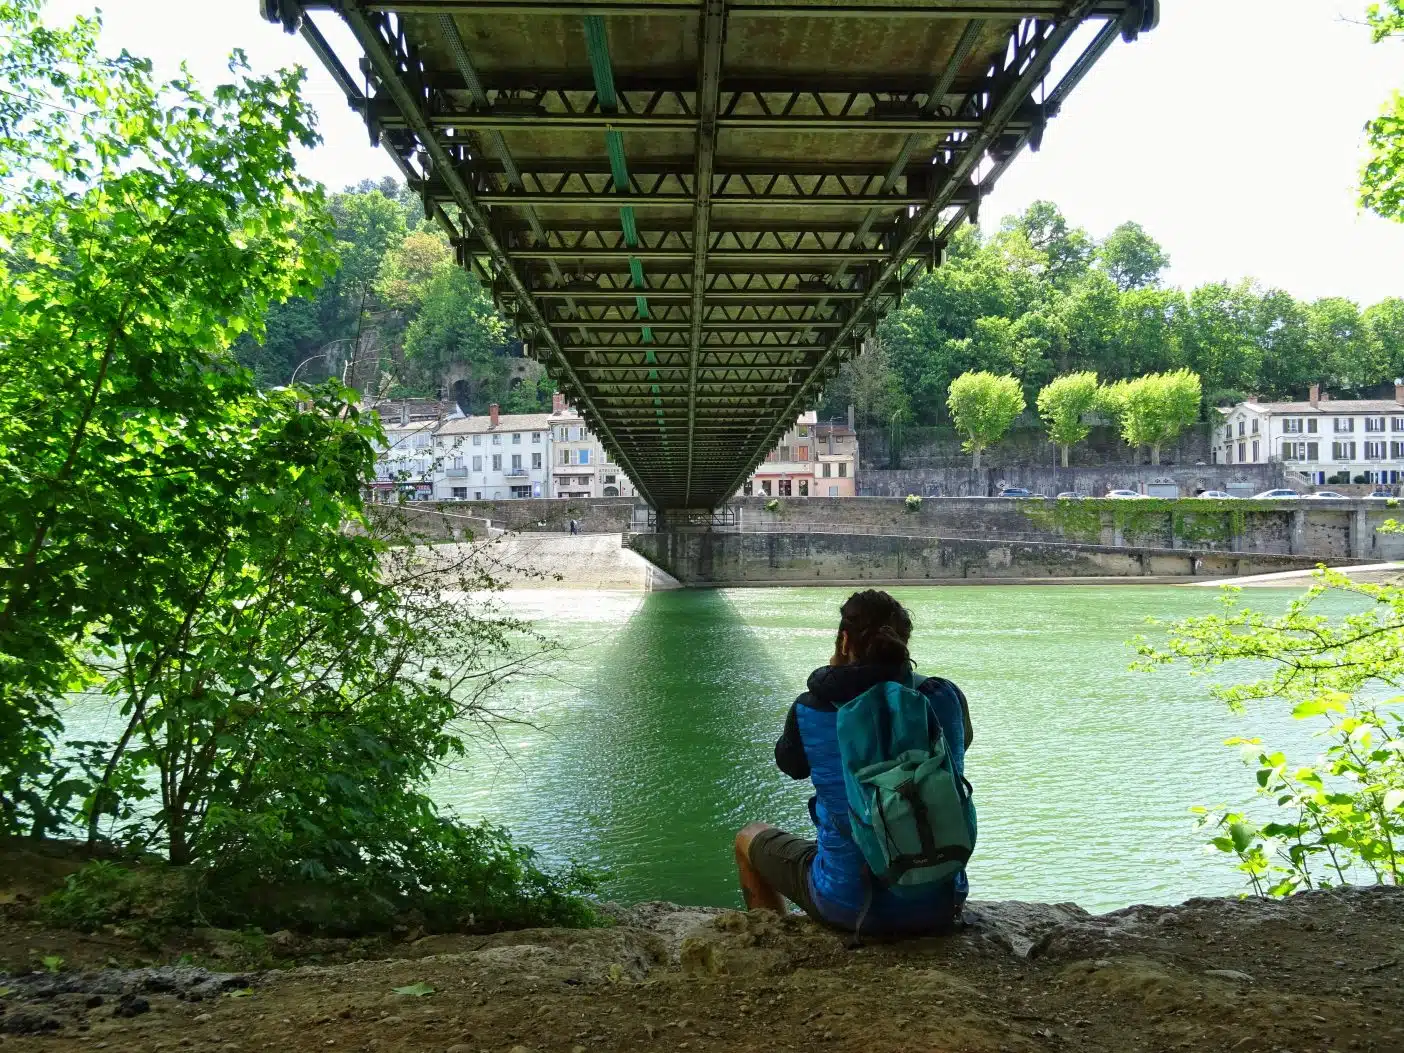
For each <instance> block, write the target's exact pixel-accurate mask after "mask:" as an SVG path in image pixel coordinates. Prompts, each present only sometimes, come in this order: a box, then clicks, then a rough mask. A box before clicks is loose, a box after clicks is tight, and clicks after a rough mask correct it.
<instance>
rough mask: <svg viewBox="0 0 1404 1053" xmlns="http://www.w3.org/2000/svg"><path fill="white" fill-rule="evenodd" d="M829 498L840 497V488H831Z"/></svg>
mask: <svg viewBox="0 0 1404 1053" xmlns="http://www.w3.org/2000/svg"><path fill="white" fill-rule="evenodd" d="M829 496H830V497H837V496H838V487H837V486H831V487H829Z"/></svg>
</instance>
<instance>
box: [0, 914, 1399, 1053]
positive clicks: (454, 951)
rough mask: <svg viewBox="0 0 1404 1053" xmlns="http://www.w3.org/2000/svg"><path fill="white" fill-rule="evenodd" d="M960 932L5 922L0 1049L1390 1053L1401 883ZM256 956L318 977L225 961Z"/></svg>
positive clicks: (689, 918)
mask: <svg viewBox="0 0 1404 1053" xmlns="http://www.w3.org/2000/svg"><path fill="white" fill-rule="evenodd" d="M968 922H969V924H968V925H967V926H966V927H965V928H964V930H963V931H962V932H960V933H959V934H957V935H955V936H951V937H947V938H943V939H931V940H920V941H909V942H906V943H901V944H892V945H886V946H867V947H864V948H861V949H858V950H852V951H850V950H846V949H845V948H844V945H843V941H842V940H841V939H840V938H838V937H836V936H835V935H833V934H830V933H827V932H824V931H822V930H820V929H818V928H816V927H815V926H814V925H812V924H811V923H809V922H808V921H805V920H803V919H800V918H797V917H786V918H779V917H777V916H775V915H774V914H770V913H767V912H756V913H752V914H741V913H737V912H719V911H704V910H699V909H688V908H683V907H676V906H672V905H669V904H645V905H642V906H639V907H635V908H631V909H628V910H624V911H621V912H620V914H619V923H618V924H617V925H614V926H612V927H608V928H600V929H591V930H560V929H543V930H528V931H523V932H514V933H502V934H498V935H493V936H457V935H456V936H427V937H419V938H412V937H413V936H414V934H404V935H403V937H402V938H401V939H400V940H399V941H398V942H391V943H381V944H375V945H370V944H363V945H356V944H352V943H349V942H346V941H340V942H338V941H332V943H331V944H330V945H328V944H326V943H325V942H324V943H323V944H320V945H316V946H314V945H312V944H310V943H308V942H307V941H301V942H299V941H298V938H297V937H292V936H291V935H290V934H275V935H274V936H270V937H267V938H266V939H265V940H264V941H263V942H262V944H261V945H259V946H254V945H252V944H250V945H248V946H245V945H243V944H241V945H239V946H234V945H231V944H230V943H229V942H228V940H229V938H230V937H229V934H218V933H216V934H213V935H211V934H209V933H205V934H202V935H198V936H197V935H192V936H191V948H192V949H187V950H186V951H185V952H184V953H185V955H186V959H187V960H192V959H193V960H194V961H196V962H201V963H204V965H206V966H208V965H211V964H214V965H216V966H219V964H220V962H221V961H222V962H224V963H225V964H224V965H223V966H222V968H223V969H224V971H219V968H215V969H210V968H207V967H196V966H192V965H179V966H176V967H165V968H144V969H141V968H138V969H132V968H115V967H106V968H102V967H101V966H102V963H103V962H104V961H106V960H107V959H108V958H111V959H112V961H113V962H114V963H121V964H125V962H124V961H123V959H124V958H125V959H126V960H127V961H130V960H131V959H130V955H131V953H132V947H131V946H130V945H129V944H127V943H124V942H123V941H124V940H127V939H128V937H126V936H125V935H124V934H121V933H117V934H99V935H96V936H91V937H80V936H77V935H75V934H72V933H63V932H59V931H51V930H46V929H44V928H43V927H42V926H38V925H33V924H31V923H29V922H24V921H17V920H14V919H11V920H10V921H8V922H7V923H6V925H5V926H4V928H3V931H0V954H3V957H4V960H9V961H13V960H14V958H15V957H16V956H19V957H26V958H27V959H28V961H29V962H30V963H31V964H33V963H36V962H39V960H40V959H41V958H42V957H44V956H45V954H46V953H47V954H48V955H50V956H52V955H53V954H57V953H60V952H62V953H63V955H64V957H65V959H66V960H65V962H64V964H63V965H62V966H61V967H59V969H58V971H57V972H54V971H50V970H49V969H47V968H45V967H44V966H43V965H42V963H41V964H40V965H39V968H38V971H19V972H12V973H11V975H9V976H8V977H0V1006H3V1012H0V1048H3V1049H4V1050H5V1051H7V1053H9V1051H14V1053H20V1051H25V1053H27V1051H31V1050H33V1051H45V1053H59V1051H69V1050H84V1051H86V1050H99V1049H106V1050H142V1051H146V1050H152V1051H161V1050H168V1051H184V1050H196V1051H221V1053H240V1051H251V1050H266V1049H272V1050H278V1051H280V1053H303V1051H306V1053H311V1051H313V1050H316V1051H319V1053H325V1051H327V1050H347V1051H352V1050H360V1051H367V1053H434V1051H438V1053H444V1051H447V1053H476V1051H479V1050H482V1051H491V1053H524V1051H526V1053H547V1051H559V1053H596V1051H614V1050H621V1051H644V1050H647V1051H661V1050H684V1051H688V1053H692V1051H726V1050H810V1049H817V1050H826V1051H850V1050H851V1051H854V1053H857V1051H862V1053H889V1051H891V1053H896V1051H899V1050H900V1051H912V1050H930V1051H941V1053H954V1051H959V1050H972V1051H975V1050H979V1051H998V1050H1007V1051H1011V1053H1013V1051H1021V1053H1022V1051H1029V1050H1088V1051H1107V1053H1113V1051H1114V1053H1130V1051H1147V1053H1150V1051H1159V1050H1253V1051H1258V1050H1261V1051H1292V1053H1302V1051H1306V1050H1341V1051H1345V1050H1379V1051H1391V1053H1397V1051H1404V984H1401V979H1404V965H1401V962H1404V893H1401V892H1399V891H1396V890H1389V889H1351V890H1343V891H1339V892H1323V893H1310V894H1307V895H1303V896H1299V897H1297V898H1295V899H1294V900H1292V901H1290V902H1288V903H1282V904H1279V903H1264V902H1240V901H1234V900H1195V901H1191V902H1189V903H1187V904H1184V905H1182V906H1179V907H1169V908H1167V907H1133V908H1130V909H1128V910H1125V911H1120V912H1117V913H1114V914H1109V915H1100V916H1091V915H1087V914H1084V913H1083V912H1081V911H1079V910H1077V909H1076V908H1072V907H1058V906H1047V905H1038V904H1016V903H996V904H978V905H975V906H974V907H973V908H972V909H971V910H970V911H969V912H968ZM222 939H223V940H224V941H225V942H224V943H221V942H220V941H221V940H222ZM245 939H246V942H247V938H245ZM201 940H203V941H204V948H205V949H204V950H203V951H201V950H199V949H198V948H196V945H197V944H199V943H200V941H201ZM211 941H213V942H211ZM270 950H271V951H272V952H274V953H278V952H283V953H287V954H289V955H291V956H292V957H293V958H294V959H300V960H303V961H305V960H307V959H308V958H309V957H317V956H320V957H322V958H323V959H324V960H325V961H326V962H328V963H329V964H321V965H305V964H304V965H296V964H294V965H291V966H290V967H288V968H283V969H264V970H261V971H256V972H255V971H242V972H241V971H237V970H234V969H232V968H231V967H230V965H229V964H228V963H229V962H231V961H234V960H236V959H238V958H239V957H240V956H241V955H245V956H247V955H249V954H263V955H265V956H266V955H267V954H268V953H269V952H270ZM172 952H173V948H164V949H161V950H159V951H156V952H147V953H151V954H154V955H155V957H156V958H160V957H161V956H162V955H166V956H169V955H170V954H171V953H172ZM357 957H364V958H367V959H368V960H362V961H354V960H349V959H353V958H357ZM22 968H27V967H22ZM397 988H398V989H401V990H399V991H397Z"/></svg>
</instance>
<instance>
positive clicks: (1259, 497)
mask: <svg viewBox="0 0 1404 1053" xmlns="http://www.w3.org/2000/svg"><path fill="white" fill-rule="evenodd" d="M1301 496H1302V495H1301V494H1299V493H1297V491H1295V490H1286V489H1278V490H1264V491H1263V492H1262V493H1260V494H1254V495H1253V500H1254V501H1285V500H1288V499H1290V498H1293V497H1301Z"/></svg>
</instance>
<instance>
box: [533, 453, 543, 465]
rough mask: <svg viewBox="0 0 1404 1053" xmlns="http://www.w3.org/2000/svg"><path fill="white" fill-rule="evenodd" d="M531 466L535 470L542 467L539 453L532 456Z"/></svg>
mask: <svg viewBox="0 0 1404 1053" xmlns="http://www.w3.org/2000/svg"><path fill="white" fill-rule="evenodd" d="M531 466H532V467H533V468H540V467H541V454H539V453H534V454H532V455H531Z"/></svg>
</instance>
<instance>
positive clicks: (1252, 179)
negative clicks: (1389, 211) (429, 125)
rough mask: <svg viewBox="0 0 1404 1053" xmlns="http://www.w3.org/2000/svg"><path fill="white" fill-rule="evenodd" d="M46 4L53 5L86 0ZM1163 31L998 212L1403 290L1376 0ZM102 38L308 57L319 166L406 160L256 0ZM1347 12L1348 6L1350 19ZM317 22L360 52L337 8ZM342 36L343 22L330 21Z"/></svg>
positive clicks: (1198, 254) (1186, 10)
mask: <svg viewBox="0 0 1404 1053" xmlns="http://www.w3.org/2000/svg"><path fill="white" fill-rule="evenodd" d="M92 6H93V5H92V4H91V3H90V2H83V0H50V5H49V9H50V12H51V13H52V15H53V16H54V17H55V18H63V17H66V16H71V15H72V14H75V13H78V12H82V11H88V10H91V7H92ZM1161 6H1162V17H1161V24H1160V27H1159V28H1158V29H1157V30H1156V31H1155V32H1153V33H1151V34H1148V35H1146V36H1144V37H1142V38H1141V39H1140V40H1139V41H1137V42H1136V43H1135V44H1133V45H1125V44H1121V43H1118V44H1117V45H1116V46H1115V47H1113V49H1112V50H1111V52H1110V53H1109V54H1108V55H1107V56H1106V57H1105V58H1104V59H1103V60H1102V62H1101V63H1100V64H1099V65H1098V66H1097V67H1096V68H1095V69H1094V70H1093V71H1092V73H1091V74H1090V75H1089V76H1088V77H1087V78H1086V79H1085V80H1084V81H1083V83H1082V85H1081V87H1080V88H1079V89H1078V91H1077V92H1075V93H1074V94H1073V96H1072V99H1071V101H1070V102H1069V103H1068V105H1067V106H1066V107H1065V108H1064V111H1063V114H1062V115H1061V116H1060V117H1059V118H1058V119H1057V120H1055V121H1053V122H1052V123H1051V124H1050V125H1049V128H1048V133H1047V135H1046V136H1045V138H1044V145H1043V151H1042V152H1041V153H1039V154H1037V155H1032V154H1028V153H1025V154H1024V155H1023V156H1021V157H1020V158H1019V160H1018V161H1016V162H1015V164H1014V166H1013V167H1012V168H1011V169H1010V171H1009V172H1008V173H1007V174H1006V175H1005V177H1004V180H1003V181H1002V183H1001V184H1000V187H999V189H998V190H997V192H996V193H995V194H994V195H993V196H992V197H991V198H990V200H988V201H987V202H986V203H985V210H984V217H985V222H986V223H995V222H997V221H998V219H999V217H1001V216H1002V215H1004V214H1005V213H1006V212H1011V211H1016V210H1018V209H1021V208H1023V207H1024V206H1025V205H1027V204H1028V203H1029V202H1031V201H1034V200H1037V199H1039V198H1047V199H1049V200H1052V201H1056V202H1057V203H1058V204H1059V205H1060V206H1061V207H1062V208H1063V210H1064V211H1065V212H1066V213H1067V215H1068V216H1069V218H1070V219H1071V220H1072V221H1073V222H1074V223H1076V224H1079V225H1081V226H1085V227H1087V228H1088V229H1089V230H1090V231H1091V232H1092V233H1093V234H1094V235H1096V236H1099V237H1100V236H1103V235H1105V234H1106V233H1107V232H1108V231H1110V230H1111V229H1112V228H1113V227H1114V226H1116V225H1117V224H1118V223H1120V222H1122V221H1123V220H1127V219H1134V220H1136V221H1138V222H1139V223H1141V225H1142V226H1144V227H1145V228H1146V229H1147V230H1148V231H1149V232H1150V233H1151V234H1152V235H1153V236H1155V237H1156V238H1157V239H1159V240H1160V242H1161V243H1162V244H1163V245H1164V246H1165V247H1166V249H1167V250H1168V252H1169V254H1170V257H1171V260H1172V270H1171V274H1170V280H1171V281H1173V282H1176V283H1178V284H1182V285H1196V284H1199V283H1201V282H1206V281H1214V280H1219V279H1229V280H1237V279H1239V278H1242V277H1255V278H1257V279H1259V280H1260V281H1261V282H1263V283H1264V284H1265V285H1275V286H1279V287H1281V288H1284V289H1287V290H1289V291H1290V292H1292V293H1294V294H1295V295H1297V296H1300V297H1303V298H1314V297H1318V296H1346V297H1349V298H1351V299H1353V300H1356V301H1358V302H1360V303H1370V302H1373V301H1375V300H1379V299H1382V298H1383V297H1385V296H1404V225H1400V224H1394V223H1387V222H1385V221H1383V220H1380V219H1377V218H1375V217H1372V216H1369V215H1365V214H1362V213H1361V212H1360V210H1359V209H1358V208H1357V206H1356V190H1355V187H1356V180H1357V174H1358V169H1359V167H1360V163H1361V159H1362V146H1363V138H1364V136H1363V126H1364V123H1365V121H1366V120H1368V119H1369V118H1370V117H1372V116H1374V115H1375V114H1376V113H1377V112H1378V111H1379V108H1380V106H1381V104H1382V103H1383V102H1384V100H1385V98H1386V97H1387V96H1388V95H1389V92H1390V91H1391V90H1393V89H1395V88H1404V41H1390V42H1386V43H1384V44H1380V45H1372V44H1371V43H1370V37H1369V32H1368V30H1367V29H1366V28H1365V27H1364V26H1363V25H1362V24H1360V23H1361V20H1362V17H1363V16H1362V12H1363V11H1364V8H1365V6H1366V0H1162V4H1161ZM103 10H104V17H105V21H106V24H107V32H106V39H107V41H108V43H109V46H110V47H111V48H112V49H113V50H116V49H118V48H122V47H125V48H127V49H128V50H130V51H132V52H133V53H135V54H144V55H147V56H149V57H150V58H151V59H153V60H154V62H155V63H156V67H157V71H158V72H159V73H161V74H163V75H169V74H171V73H172V72H174V70H175V68H176V67H177V65H178V64H179V63H180V62H181V61H182V60H184V61H186V62H188V63H189V65H190V68H191V70H192V72H193V73H194V74H195V75H196V76H197V77H198V78H199V79H200V80H201V81H202V82H204V83H207V84H212V83H214V82H216V80H217V79H218V78H219V77H220V76H221V75H222V74H223V73H224V62H225V57H226V56H227V54H228V52H229V51H230V50H231V49H233V48H235V47H241V48H243V49H244V50H245V51H246V52H247V53H248V56H249V59H250V61H251V62H252V63H253V65H254V66H255V68H257V69H260V70H270V69H273V68H275V67H277V66H280V65H288V64H291V63H303V64H306V65H308V66H309V72H310V73H311V80H310V89H309V91H310V98H311V99H312V100H313V102H314V104H315V105H316V106H317V108H318V110H319V111H320V113H321V117H322V134H323V137H324V138H325V140H326V143H325V145H324V146H322V147H321V148H320V149H319V150H316V151H314V152H313V153H312V154H311V155H309V156H308V158H307V160H306V165H305V168H306V171H307V173H308V174H309V175H311V176H313V177H314V178H317V179H320V180H322V181H323V182H325V183H327V184H328V185H329V186H331V187H332V188H333V189H339V188H340V187H341V186H342V185H344V184H346V183H354V182H357V181H359V180H360V179H363V178H367V177H370V178H379V177H380V176H383V175H394V174H398V173H397V170H396V169H395V167H394V165H393V164H392V163H391V162H390V160H389V158H388V157H387V156H386V155H385V154H384V153H383V152H382V151H379V150H375V149H372V148H371V147H370V146H369V144H368V141H367V136H366V132H365V127H364V125H363V124H362V123H361V120H360V118H359V117H357V116H356V115H355V114H353V113H352V112H351V111H350V110H349V109H348V108H347V107H346V105H345V102H344V99H343V97H342V95H341V93H340V91H339V90H338V89H337V87H336V85H335V84H334V83H333V82H332V80H331V78H330V77H329V76H327V74H326V73H325V72H324V71H323V70H322V68H321V65H320V64H319V63H317V62H316V60H315V59H314V58H313V56H312V55H311V53H310V52H309V51H308V50H307V48H306V47H305V45H304V44H303V43H302V41H301V39H300V38H298V37H296V36H287V35H285V34H284V33H283V32H282V31H281V30H280V29H279V28H278V27H276V26H273V25H269V24H268V23H265V22H264V21H263V20H262V19H261V18H260V17H259V14H258V0H107V2H106V3H105V4H104V5H103ZM1352 20H1353V21H1352ZM318 25H319V26H320V27H321V28H322V29H323V30H324V32H326V33H327V35H328V36H330V37H332V40H333V44H334V45H335V46H337V48H338V50H339V51H341V52H342V54H343V56H344V57H347V58H350V57H352V56H353V55H354V52H353V50H352V49H351V48H350V47H349V46H347V47H345V48H344V49H343V48H342V46H341V45H342V43H343V42H344V41H346V40H347V38H346V37H344V36H342V35H340V34H339V33H336V31H338V30H341V29H342V27H341V26H340V24H339V20H338V19H336V18H335V17H334V16H331V15H328V14H326V13H323V14H322V15H321V16H320V17H319V18H318ZM334 34H335V35H334Z"/></svg>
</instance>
